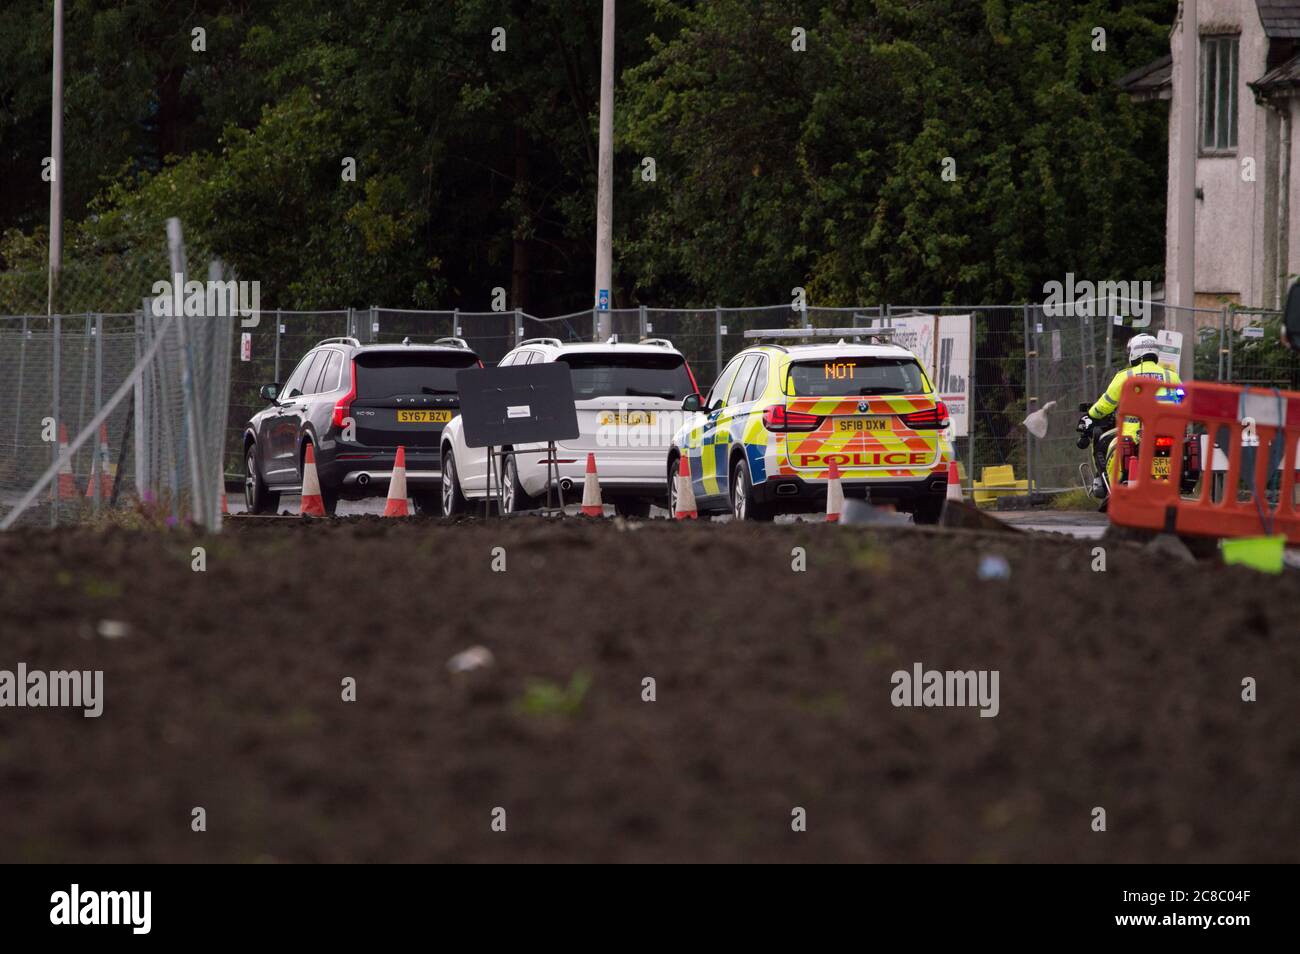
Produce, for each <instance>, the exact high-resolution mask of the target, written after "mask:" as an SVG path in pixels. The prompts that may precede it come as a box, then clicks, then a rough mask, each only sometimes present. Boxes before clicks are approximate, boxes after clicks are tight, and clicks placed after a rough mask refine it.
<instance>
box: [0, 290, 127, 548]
mask: <svg viewBox="0 0 1300 954" xmlns="http://www.w3.org/2000/svg"><path fill="white" fill-rule="evenodd" d="M135 348H136V336H135V317H134V316H131V315H126V316H123V315H65V316H59V317H55V318H46V317H39V318H38V317H27V318H23V317H18V318H3V319H0V401H3V402H4V406H5V407H8V408H9V409H10V413H11V415H12V418H11V426H10V427H6V428H5V431H4V433H3V434H0V516H3V515H4V514H5V513H7V512H8V510H9V509H10V508H12V507H13V506H14V505H15V504H16V503H17V501H18V500H19V499H20V498H21V496H22V494H23V493H24V492H25V491H26V490H27V489H28V488H29V487H30V486H31V485H32V484H33V483H34V482H35V481H36V480H37V479H38V478H39V477H40V476H41V474H42V473H43V472H44V471H45V470H46V469H47V468H48V467H49V466H50V465H51V464H52V463H53V462H54V461H56V460H57V457H58V453H59V449H60V447H61V446H65V445H67V443H68V442H69V440H70V437H71V435H75V434H78V433H79V432H80V431H82V430H83V429H84V428H85V427H86V426H87V424H88V422H89V421H90V420H91V419H92V418H93V417H95V415H96V414H98V412H99V410H100V409H101V408H102V407H103V405H104V402H105V400H106V398H107V397H108V396H109V395H110V394H112V392H113V391H115V390H116V389H117V388H118V387H119V386H120V385H121V383H122V382H123V380H125V378H126V377H127V376H128V375H129V374H130V371H131V368H132V366H133V365H134V363H135ZM56 381H57V382H58V386H57V388H56V387H55V382H56ZM127 415H128V408H127V407H125V406H121V407H119V408H117V409H116V410H115V411H114V412H113V413H112V414H111V415H110V416H109V417H108V418H107V420H106V421H104V423H103V424H102V426H100V427H98V428H97V429H96V433H95V434H94V435H93V439H92V440H90V441H87V442H86V443H85V444H84V445H83V446H81V447H80V448H78V450H77V452H76V453H75V454H74V455H73V456H72V458H71V460H70V461H69V462H68V465H67V470H68V473H67V474H66V475H65V477H64V478H63V479H62V480H61V481H59V482H58V483H57V484H56V486H55V488H54V490H53V492H52V493H51V495H50V496H49V498H48V499H47V500H45V501H43V503H42V506H41V507H40V508H37V510H36V511H34V512H33V513H32V514H30V515H28V516H27V517H26V518H25V519H26V522H29V523H31V522H47V523H50V524H57V523H58V522H61V521H63V522H66V521H67V520H69V519H77V518H79V517H80V516H82V515H83V513H84V511H85V510H86V509H87V508H89V509H91V510H94V509H97V508H98V507H99V506H101V505H102V504H105V503H107V501H108V496H109V494H110V491H111V484H110V483H109V481H111V480H112V478H113V475H114V474H115V473H116V472H117V470H118V469H119V466H121V467H122V468H124V469H127V470H128V472H129V469H130V468H132V467H133V466H134V456H133V453H132V446H131V444H130V442H129V441H128V440H127V437H128V435H127V433H126V431H127ZM124 452H125V456H123V453H124ZM106 478H107V480H106Z"/></svg>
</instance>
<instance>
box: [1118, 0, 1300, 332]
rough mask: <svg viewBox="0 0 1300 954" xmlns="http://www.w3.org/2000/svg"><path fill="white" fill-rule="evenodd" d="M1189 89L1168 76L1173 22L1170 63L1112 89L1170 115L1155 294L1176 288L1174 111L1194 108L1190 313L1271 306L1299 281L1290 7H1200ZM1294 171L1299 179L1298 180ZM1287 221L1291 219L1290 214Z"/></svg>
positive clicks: (1178, 29) (1293, 6)
mask: <svg viewBox="0 0 1300 954" xmlns="http://www.w3.org/2000/svg"><path fill="white" fill-rule="evenodd" d="M1197 6H1198V19H1199V21H1200V22H1199V32H1200V36H1201V42H1200V48H1199V54H1198V58H1199V63H1198V69H1197V73H1198V78H1197V89H1196V91H1195V94H1194V95H1192V96H1189V95H1185V94H1184V91H1183V90H1182V89H1181V83H1180V82H1179V80H1180V79H1181V76H1180V71H1179V70H1178V69H1177V66H1178V57H1179V54H1180V49H1181V46H1182V35H1183V34H1182V30H1183V17H1182V5H1181V4H1180V9H1179V16H1178V19H1177V21H1176V22H1175V24H1174V29H1173V31H1172V34H1171V36H1170V49H1171V50H1172V55H1171V56H1165V57H1162V58H1161V59H1159V60H1157V61H1155V62H1154V63H1149V64H1147V65H1146V66H1144V67H1142V68H1141V69H1138V70H1134V71H1133V72H1132V73H1130V74H1128V75H1127V76H1125V77H1124V78H1123V79H1121V80H1120V85H1121V87H1123V88H1124V89H1125V90H1127V91H1128V93H1129V95H1131V96H1133V97H1134V98H1135V99H1139V100H1166V101H1169V103H1170V109H1169V192H1168V196H1169V201H1168V204H1167V211H1166V224H1165V234H1166V242H1165V287H1167V288H1175V287H1177V286H1178V251H1179V248H1180V247H1181V245H1182V243H1183V242H1184V241H1187V236H1184V235H1181V234H1179V231H1178V214H1177V213H1178V210H1177V201H1176V196H1177V194H1178V191H1179V188H1180V183H1179V169H1178V162H1177V155H1178V151H1179V149H1181V144H1180V142H1179V134H1178V115H1179V110H1181V109H1183V108H1186V107H1189V106H1190V105H1191V104H1195V105H1196V108H1197V123H1196V128H1197V138H1198V143H1197V149H1198V151H1197V161H1196V238H1195V241H1196V268H1195V280H1196V304H1197V305H1198V306H1205V307H1209V308H1216V309H1217V308H1220V307H1222V305H1223V304H1225V303H1232V304H1238V305H1243V306H1246V307H1254V308H1276V307H1279V305H1280V302H1281V301H1282V299H1283V297H1284V296H1285V293H1286V288H1287V285H1288V283H1289V282H1288V279H1289V278H1290V277H1293V276H1295V275H1296V273H1297V272H1300V194H1298V193H1297V190H1300V174H1297V175H1294V176H1293V175H1292V174H1291V170H1292V166H1293V164H1294V163H1295V160H1296V155H1297V149H1300V131H1297V130H1296V119H1297V116H1298V114H1300V100H1297V96H1300V0H1199V2H1198V4H1197ZM1298 172H1300V170H1298ZM1293 209H1294V210H1296V214H1292V210H1293Z"/></svg>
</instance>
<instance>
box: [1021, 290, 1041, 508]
mask: <svg viewBox="0 0 1300 954" xmlns="http://www.w3.org/2000/svg"><path fill="white" fill-rule="evenodd" d="M1023 309H1024V320H1025V415H1026V416H1028V415H1029V414H1032V413H1033V412H1034V411H1036V410H1037V407H1036V406H1035V405H1037V404H1038V395H1037V394H1035V393H1034V384H1033V379H1032V371H1031V370H1030V369H1031V367H1032V365H1031V362H1030V358H1031V357H1033V358H1037V357H1038V335H1037V333H1035V334H1034V336H1033V338H1030V336H1029V335H1030V332H1029V305H1028V303H1026V304H1025V305H1024V306H1023ZM1036 363H1037V362H1036V361H1035V362H1033V364H1036ZM1025 469H1026V470H1027V471H1028V474H1027V475H1026V476H1027V477H1028V480H1029V493H1030V494H1033V492H1034V486H1035V485H1034V436H1033V435H1032V434H1030V433H1029V432H1028V431H1026V432H1025Z"/></svg>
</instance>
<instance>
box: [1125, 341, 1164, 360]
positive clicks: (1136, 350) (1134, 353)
mask: <svg viewBox="0 0 1300 954" xmlns="http://www.w3.org/2000/svg"><path fill="white" fill-rule="evenodd" d="M1147 355H1150V356H1151V360H1152V361H1158V360H1160V342H1159V341H1157V340H1156V339H1155V336H1154V335H1134V336H1133V337H1132V338H1130V339H1129V341H1128V363H1129V364H1139V363H1141V361H1142V359H1143V358H1145V357H1146V356H1147Z"/></svg>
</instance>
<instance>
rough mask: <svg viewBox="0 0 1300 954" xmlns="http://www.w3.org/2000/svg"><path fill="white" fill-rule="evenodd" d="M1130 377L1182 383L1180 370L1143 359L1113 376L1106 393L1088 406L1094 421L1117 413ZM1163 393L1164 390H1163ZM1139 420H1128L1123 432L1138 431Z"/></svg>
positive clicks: (1089, 414) (1167, 382) (1089, 413)
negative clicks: (1116, 410)
mask: <svg viewBox="0 0 1300 954" xmlns="http://www.w3.org/2000/svg"><path fill="white" fill-rule="evenodd" d="M1129 378H1153V379H1155V380H1157V381H1163V382H1164V383H1165V384H1181V383H1182V382H1181V381H1180V380H1179V379H1178V372H1177V371H1175V370H1174V369H1173V368H1166V367H1165V366H1164V365H1163V364H1160V363H1158V362H1156V361H1143V362H1142V363H1141V364H1135V365H1133V366H1132V367H1128V368H1123V369H1121V370H1120V371H1119V372H1117V373H1116V375H1115V377H1113V378H1111V381H1110V387H1108V388H1106V393H1105V394H1103V395H1102V396H1101V397H1099V398H1097V403H1096V404H1094V405H1093V406H1092V407H1090V408H1088V416H1089V417H1091V418H1092V419H1093V420H1094V421H1100V420H1101V419H1102V418H1104V417H1108V416H1109V415H1111V414H1114V413H1115V409H1116V408H1118V407H1119V395H1120V392H1121V391H1122V390H1123V389H1124V382H1125V381H1127V380H1128V379H1129ZM1162 393H1163V392H1162ZM1130 425H1132V428H1131V431H1130ZM1137 425H1138V421H1137V420H1136V419H1135V418H1134V419H1130V420H1126V421H1125V422H1124V427H1123V431H1122V433H1124V434H1131V432H1136V431H1137Z"/></svg>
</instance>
